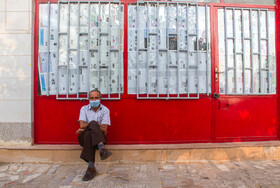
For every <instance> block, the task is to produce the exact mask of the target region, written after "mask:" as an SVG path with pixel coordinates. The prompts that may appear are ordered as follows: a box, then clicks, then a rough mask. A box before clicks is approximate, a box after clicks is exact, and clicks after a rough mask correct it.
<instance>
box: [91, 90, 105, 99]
mask: <svg viewBox="0 0 280 188" xmlns="http://www.w3.org/2000/svg"><path fill="white" fill-rule="evenodd" d="M91 92H98V93H99V97H100V99H101V98H102V94H101V92H100V91H99V90H98V89H97V88H95V89H93V90H90V92H88V97H89V94H90V93H91Z"/></svg>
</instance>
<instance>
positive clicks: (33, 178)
mask: <svg viewBox="0 0 280 188" xmlns="http://www.w3.org/2000/svg"><path fill="white" fill-rule="evenodd" d="M86 168H87V165H86V164H85V163H82V164H77V163H76V164H38V163H0V187H20V188H21V187H27V188H33V187H34V188H35V187H36V188H37V187H50V188H56V187H58V188H72V187H73V188H74V187H79V188H80V187H97V188H99V187H100V188H101V187H102V188H105V187H109V188H111V187H116V188H161V187H164V188H167V187H168V188H173V187H184V188H200V187H205V188H212V187H213V188H228V187H233V188H237V187H239V188H247V187H252V188H253V187H254V188H258V187H259V188H260V187H261V188H274V187H279V188H280V161H239V162H234V161H231V162H218V161H207V162H197V163H183V164H175V163H131V164H129V163H122V164H121V163H110V162H105V163H104V162H103V163H97V165H96V169H97V171H98V176H97V177H95V178H94V179H93V180H91V181H89V182H83V181H82V177H83V175H84V172H85V170H86Z"/></svg>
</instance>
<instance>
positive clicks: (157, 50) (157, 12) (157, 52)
mask: <svg viewBox="0 0 280 188" xmlns="http://www.w3.org/2000/svg"><path fill="white" fill-rule="evenodd" d="M156 9H157V10H156V14H157V33H158V30H159V29H158V25H159V23H158V20H159V19H158V17H159V15H158V14H159V3H158V2H157V7H156ZM158 37H159V35H158V34H157V35H156V44H157V48H156V59H157V98H159V58H158V56H159V46H158Z"/></svg>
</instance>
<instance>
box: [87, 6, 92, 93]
mask: <svg viewBox="0 0 280 188" xmlns="http://www.w3.org/2000/svg"><path fill="white" fill-rule="evenodd" d="M90 10H91V4H90V2H88V54H87V56H88V62H87V69H88V70H87V74H88V76H87V77H86V78H87V85H88V86H87V98H89V95H88V94H89V91H90V57H91V56H90V33H91V32H90V21H91V18H90V15H91V14H90V12H91V11H90Z"/></svg>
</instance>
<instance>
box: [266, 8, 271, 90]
mask: <svg viewBox="0 0 280 188" xmlns="http://www.w3.org/2000/svg"><path fill="white" fill-rule="evenodd" d="M269 32H270V30H269V12H268V10H266V38H267V61H268V67H267V68H268V93H269V94H271V77H270V68H271V64H270V40H269Z"/></svg>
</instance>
